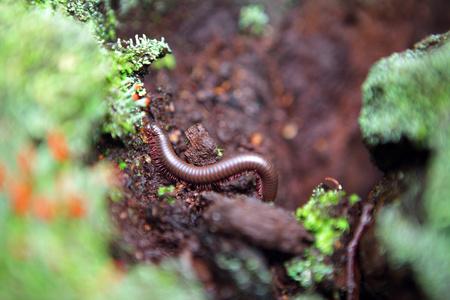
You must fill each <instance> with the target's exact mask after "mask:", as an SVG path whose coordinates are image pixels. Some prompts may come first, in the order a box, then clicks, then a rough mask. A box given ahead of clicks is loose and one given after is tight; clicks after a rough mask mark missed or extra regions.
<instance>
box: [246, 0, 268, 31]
mask: <svg viewBox="0 0 450 300" xmlns="http://www.w3.org/2000/svg"><path fill="white" fill-rule="evenodd" d="M268 23H269V17H268V16H267V14H266V13H265V12H264V7H263V6H262V5H248V6H244V7H242V8H241V12H240V16H239V28H240V30H241V31H248V32H249V33H250V34H252V35H254V36H260V35H262V33H263V31H264V29H265V27H266V25H267V24H268Z"/></svg>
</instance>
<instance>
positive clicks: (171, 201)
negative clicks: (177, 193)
mask: <svg viewBox="0 0 450 300" xmlns="http://www.w3.org/2000/svg"><path fill="white" fill-rule="evenodd" d="M164 200H166V201H167V202H169V203H170V204H174V203H175V199H173V198H172V197H170V196H169V197H166V198H164Z"/></svg>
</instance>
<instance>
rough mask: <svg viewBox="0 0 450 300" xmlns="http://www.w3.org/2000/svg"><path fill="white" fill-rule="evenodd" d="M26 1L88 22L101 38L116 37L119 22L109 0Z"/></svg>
mask: <svg viewBox="0 0 450 300" xmlns="http://www.w3.org/2000/svg"><path fill="white" fill-rule="evenodd" d="M26 2H28V3H29V4H31V5H38V6H41V7H46V8H50V9H53V10H57V11H59V12H60V13H62V14H64V15H66V16H72V17H74V19H76V20H78V21H80V22H82V23H86V24H87V26H88V27H89V28H91V30H92V32H93V34H94V35H95V36H96V37H98V38H99V39H100V40H104V41H112V40H114V39H115V38H116V27H117V25H118V23H117V20H116V16H115V13H114V11H113V10H112V8H111V2H110V1H109V0H91V1H85V0H69V1H67V0H37V1H36V0H26Z"/></svg>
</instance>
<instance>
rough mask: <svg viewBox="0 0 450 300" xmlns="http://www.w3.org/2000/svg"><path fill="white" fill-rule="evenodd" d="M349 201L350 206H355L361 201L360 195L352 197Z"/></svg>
mask: <svg viewBox="0 0 450 300" xmlns="http://www.w3.org/2000/svg"><path fill="white" fill-rule="evenodd" d="M349 200H350V204H351V205H355V203H356V202H358V201H359V200H361V199H360V198H359V196H358V195H356V194H352V195H350V197H349Z"/></svg>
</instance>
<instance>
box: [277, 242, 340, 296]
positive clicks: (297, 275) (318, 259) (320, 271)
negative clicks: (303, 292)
mask: <svg viewBox="0 0 450 300" xmlns="http://www.w3.org/2000/svg"><path fill="white" fill-rule="evenodd" d="M324 258H325V256H324V255H323V254H320V253H317V252H315V251H310V250H306V251H305V253H304V254H303V255H302V256H301V257H298V256H297V257H294V258H292V259H291V260H289V261H287V262H286V263H285V266H286V271H287V274H288V275H289V277H291V278H292V279H294V280H295V281H298V282H299V284H300V285H301V286H302V287H304V288H305V289H307V290H311V289H313V288H314V286H315V285H316V284H317V283H319V282H322V280H323V279H324V278H325V277H328V278H332V275H333V272H334V268H333V266H332V265H329V264H327V263H325V261H324Z"/></svg>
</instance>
